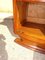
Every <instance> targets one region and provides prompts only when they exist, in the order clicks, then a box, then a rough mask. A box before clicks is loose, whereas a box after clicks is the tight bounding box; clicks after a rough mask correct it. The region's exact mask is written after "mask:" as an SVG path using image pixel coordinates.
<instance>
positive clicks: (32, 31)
mask: <svg viewBox="0 0 45 60" xmlns="http://www.w3.org/2000/svg"><path fill="white" fill-rule="evenodd" d="M17 2H21V5H17ZM22 2H23V3H22ZM26 2H31V3H35V2H36V3H37V2H45V0H40V1H38V0H37V1H35V0H13V11H14V33H16V34H17V35H19V37H20V38H17V39H16V40H15V42H16V43H18V44H20V45H22V46H24V47H26V48H29V49H32V50H35V51H38V52H42V53H45V34H43V33H42V31H40V29H39V28H37V29H36V28H29V27H28V25H29V23H27V22H25V20H24V18H25V17H26V13H25V9H26V8H27V4H25V3H26ZM18 6H19V7H20V6H21V7H20V9H22V8H23V11H22V10H19V8H18ZM22 16H23V17H22ZM22 19H23V20H24V21H23V22H24V24H25V25H26V27H25V26H22V24H23V23H21V22H22ZM33 25H35V24H33ZM41 26H42V27H43V26H44V29H43V31H45V24H43V25H41ZM39 27H40V26H39Z"/></svg>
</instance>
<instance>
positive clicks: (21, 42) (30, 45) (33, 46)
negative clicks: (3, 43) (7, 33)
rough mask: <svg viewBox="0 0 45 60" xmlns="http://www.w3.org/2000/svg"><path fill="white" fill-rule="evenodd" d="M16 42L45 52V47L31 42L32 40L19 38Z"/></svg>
mask: <svg viewBox="0 0 45 60" xmlns="http://www.w3.org/2000/svg"><path fill="white" fill-rule="evenodd" d="M14 42H16V43H18V44H19V45H21V46H23V47H26V48H28V49H31V50H33V51H36V52H39V53H43V54H45V49H43V48H40V47H37V46H36V45H35V44H34V42H31V41H28V40H21V39H20V38H17V39H16V40H14ZM29 42H30V44H29Z"/></svg>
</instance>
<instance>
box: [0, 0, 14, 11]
mask: <svg viewBox="0 0 45 60" xmlns="http://www.w3.org/2000/svg"><path fill="white" fill-rule="evenodd" d="M12 3H13V1H12V0H0V11H1V12H2V11H3V12H12V10H13V9H12V5H13V4H12Z"/></svg>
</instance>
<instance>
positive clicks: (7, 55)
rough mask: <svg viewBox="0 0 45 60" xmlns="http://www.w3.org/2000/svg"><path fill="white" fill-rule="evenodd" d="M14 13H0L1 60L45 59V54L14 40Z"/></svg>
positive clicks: (15, 36)
mask: <svg viewBox="0 0 45 60" xmlns="http://www.w3.org/2000/svg"><path fill="white" fill-rule="evenodd" d="M12 16H13V14H10V13H0V60H45V55H44V54H40V53H37V52H35V51H32V50H29V49H27V48H24V47H22V46H20V45H18V44H17V43H15V42H14V39H16V38H17V35H15V34H14V32H13V18H12Z"/></svg>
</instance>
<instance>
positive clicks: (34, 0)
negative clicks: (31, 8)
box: [17, 0, 45, 3]
mask: <svg viewBox="0 0 45 60" xmlns="http://www.w3.org/2000/svg"><path fill="white" fill-rule="evenodd" d="M17 1H22V2H32V3H33V2H45V0H17Z"/></svg>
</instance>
